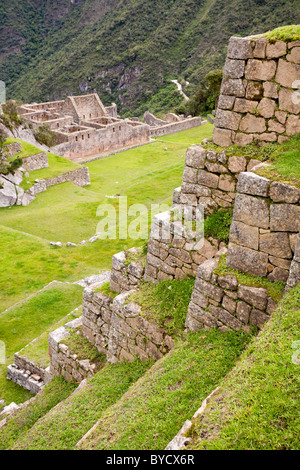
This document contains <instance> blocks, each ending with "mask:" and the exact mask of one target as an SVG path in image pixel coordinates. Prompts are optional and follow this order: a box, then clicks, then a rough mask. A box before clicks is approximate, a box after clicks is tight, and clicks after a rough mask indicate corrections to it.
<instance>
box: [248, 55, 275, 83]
mask: <svg viewBox="0 0 300 470" xmlns="http://www.w3.org/2000/svg"><path fill="white" fill-rule="evenodd" d="M275 71H276V62H275V61H274V60H268V61H264V62H263V61H261V60H257V59H250V60H248V63H247V66H246V70H245V77H246V79H247V80H262V81H270V80H272V79H273V78H274V75H275ZM276 81H277V80H276Z"/></svg>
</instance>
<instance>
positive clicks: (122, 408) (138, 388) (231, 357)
mask: <svg viewBox="0 0 300 470" xmlns="http://www.w3.org/2000/svg"><path fill="white" fill-rule="evenodd" d="M249 339H250V337H249V336H248V335H245V334H244V333H242V332H238V333H237V332H227V333H225V334H224V333H221V332H220V331H218V330H216V329H214V330H211V331H209V332H208V331H205V330H201V331H198V332H197V333H189V334H188V335H187V336H186V337H185V338H184V339H181V340H179V341H177V344H176V346H175V348H174V349H173V350H172V351H170V352H169V353H168V354H167V355H166V356H164V357H163V358H162V359H160V360H159V361H157V362H156V363H155V365H154V366H153V367H152V368H151V369H150V370H148V372H147V373H146V374H145V375H144V376H143V377H142V378H141V379H140V380H139V381H138V382H137V383H135V384H134V385H133V386H132V387H131V388H130V390H129V391H128V392H127V393H126V394H125V395H124V396H123V397H122V398H121V400H119V402H117V403H116V404H115V405H113V406H112V407H111V408H109V409H108V410H107V411H106V412H104V413H103V415H102V416H101V418H100V420H99V421H98V424H97V427H96V428H94V430H93V431H92V432H91V434H90V436H89V437H88V438H87V439H86V441H85V442H83V443H82V445H81V447H80V448H81V449H97V450H144V449H145V450H155V449H160V450H162V449H164V448H165V447H166V445H167V444H168V443H169V442H170V441H171V440H172V439H173V437H174V436H175V435H176V434H177V432H178V431H179V429H180V428H181V427H182V425H183V423H184V422H185V420H186V419H190V418H191V417H192V415H193V414H194V413H195V411H196V410H197V409H198V408H199V407H200V405H201V403H202V401H203V399H204V398H205V397H206V396H208V395H209V394H210V393H211V392H212V391H213V390H214V389H215V388H216V387H217V386H218V384H219V382H220V380H221V379H222V378H223V377H224V376H225V375H226V373H227V372H228V371H229V370H230V369H231V368H232V367H233V365H234V364H235V362H236V360H237V359H238V357H239V355H240V354H241V352H242V351H243V349H244V348H245V345H246V344H247V342H248V341H249Z"/></svg>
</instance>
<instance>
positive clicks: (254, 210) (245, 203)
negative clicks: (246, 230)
mask: <svg viewBox="0 0 300 470" xmlns="http://www.w3.org/2000/svg"><path fill="white" fill-rule="evenodd" d="M233 220H235V221H237V222H243V223H245V224H247V225H252V226H254V227H260V228H264V229H268V228H269V226H270V215H269V205H268V202H267V200H265V199H260V198H257V197H254V196H249V195H247V194H237V195H236V198H235V204H234V211H233ZM272 230H274V229H272Z"/></svg>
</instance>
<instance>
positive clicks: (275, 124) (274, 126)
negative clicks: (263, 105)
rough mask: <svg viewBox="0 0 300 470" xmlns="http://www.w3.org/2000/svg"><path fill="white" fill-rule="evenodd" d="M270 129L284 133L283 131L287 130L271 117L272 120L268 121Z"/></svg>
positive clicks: (270, 130)
mask: <svg viewBox="0 0 300 470" xmlns="http://www.w3.org/2000/svg"><path fill="white" fill-rule="evenodd" d="M268 131H269V132H276V133H277V134H282V133H283V132H285V127H284V126H283V125H282V124H280V123H279V122H278V121H276V120H275V119H270V121H269V122H268Z"/></svg>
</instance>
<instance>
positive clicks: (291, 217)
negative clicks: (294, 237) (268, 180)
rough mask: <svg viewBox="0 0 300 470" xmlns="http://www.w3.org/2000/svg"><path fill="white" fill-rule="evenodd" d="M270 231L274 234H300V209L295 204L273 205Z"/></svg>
mask: <svg viewBox="0 0 300 470" xmlns="http://www.w3.org/2000/svg"><path fill="white" fill-rule="evenodd" d="M270 229H271V230H272V231H273V232H299V230H300V207H299V206H295V205H293V204H271V207H270Z"/></svg>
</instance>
